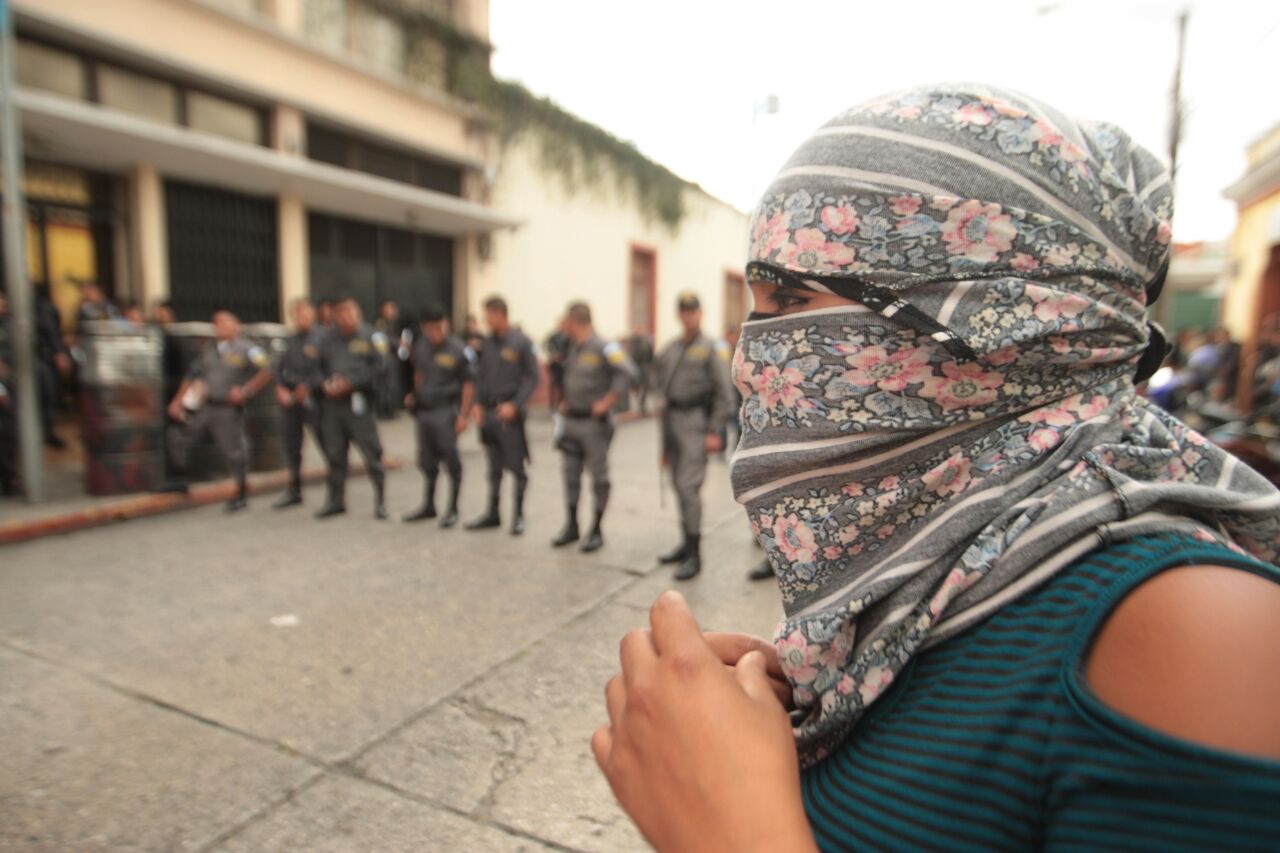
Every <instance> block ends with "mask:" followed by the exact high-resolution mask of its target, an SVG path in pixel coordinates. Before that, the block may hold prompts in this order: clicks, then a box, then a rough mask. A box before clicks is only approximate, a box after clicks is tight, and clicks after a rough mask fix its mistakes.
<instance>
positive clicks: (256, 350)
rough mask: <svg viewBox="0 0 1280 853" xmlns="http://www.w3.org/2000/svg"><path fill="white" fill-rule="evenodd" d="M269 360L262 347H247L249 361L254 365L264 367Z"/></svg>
mask: <svg viewBox="0 0 1280 853" xmlns="http://www.w3.org/2000/svg"><path fill="white" fill-rule="evenodd" d="M269 360H270V359H268V358H267V353H266V352H265V351H264V350H263V349H262V347H256V346H255V347H249V361H250V362H252V363H253V366H254V367H266V366H267V362H268V361H269Z"/></svg>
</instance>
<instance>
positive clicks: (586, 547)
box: [579, 512, 604, 554]
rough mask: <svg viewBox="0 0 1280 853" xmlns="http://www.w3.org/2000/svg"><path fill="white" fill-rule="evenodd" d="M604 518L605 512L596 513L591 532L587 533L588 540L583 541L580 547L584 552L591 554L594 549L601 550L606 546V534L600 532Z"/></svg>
mask: <svg viewBox="0 0 1280 853" xmlns="http://www.w3.org/2000/svg"><path fill="white" fill-rule="evenodd" d="M603 520H604V513H603V512H597V513H596V521H595V524H593V525H591V532H590V533H588V534H587V541H586V542H583V543H582V548H581V549H579V550H581V551H582V553H584V554H590V553H591V552H592V551H599V550H600V549H601V548H603V547H604V535H603V534H602V533H601V532H600V522H601V521H603Z"/></svg>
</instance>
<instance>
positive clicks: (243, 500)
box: [223, 477, 249, 512]
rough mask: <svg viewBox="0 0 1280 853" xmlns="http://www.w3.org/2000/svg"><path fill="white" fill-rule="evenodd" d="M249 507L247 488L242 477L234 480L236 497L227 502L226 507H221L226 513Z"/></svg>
mask: <svg viewBox="0 0 1280 853" xmlns="http://www.w3.org/2000/svg"><path fill="white" fill-rule="evenodd" d="M248 505H249V486H248V484H247V483H245V481H244V477H237V478H236V496H235V497H234V498H232V499H231V500H229V501H227V505H226V506H225V507H223V509H224V510H226V511H227V512H239V511H240V510H242V509H244V508H245V507H247V506H248Z"/></svg>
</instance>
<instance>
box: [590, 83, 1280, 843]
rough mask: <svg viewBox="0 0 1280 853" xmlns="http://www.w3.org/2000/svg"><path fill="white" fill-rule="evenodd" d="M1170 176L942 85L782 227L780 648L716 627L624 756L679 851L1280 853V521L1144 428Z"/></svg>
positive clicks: (817, 182) (1127, 146) (649, 712)
mask: <svg viewBox="0 0 1280 853" xmlns="http://www.w3.org/2000/svg"><path fill="white" fill-rule="evenodd" d="M1172 211H1173V199H1172V186H1171V183H1170V179H1169V175H1168V172H1167V171H1166V170H1165V168H1164V167H1163V166H1162V165H1161V164H1160V163H1159V162H1158V161H1157V160H1156V159H1155V158H1154V157H1153V156H1152V155H1150V154H1149V153H1148V152H1146V151H1145V150H1143V149H1142V148H1140V147H1138V146H1137V145H1136V144H1135V143H1134V142H1133V141H1132V140H1131V139H1130V138H1129V137H1128V136H1127V135H1126V134H1125V133H1124V132H1123V131H1122V130H1120V129H1119V128H1117V127H1114V126H1112V125H1108V124H1104V123H1097V122H1086V121H1077V120H1072V119H1070V118H1068V117H1066V116H1063V115H1061V114H1060V113H1058V112H1056V111H1055V110H1053V109H1050V108H1048V107H1046V106H1044V105H1043V104H1040V103H1038V102H1036V101H1035V100H1033V99H1030V98H1027V97H1025V96H1022V95H1020V94H1016V93H1013V92H1008V91H1001V90H995V89H990V88H986V87H981V86H939V87H932V88H927V89H920V90H913V91H908V92H905V93H898V94H894V95H890V96H886V97H883V98H880V99H877V100H875V101H872V102H870V103H867V104H863V105H861V106H858V107H855V108H853V109H850V110H848V111H847V112H845V113H842V114H841V115H839V116H837V117H836V118H834V119H833V120H832V121H831V122H829V123H828V124H827V125H825V126H824V127H822V128H821V129H819V130H818V131H817V132H816V133H814V134H813V136H812V137H810V138H809V139H808V140H807V141H806V142H805V143H804V144H803V145H802V146H801V147H800V149H799V150H798V151H797V152H796V153H795V154H794V155H793V156H792V158H791V160H790V161H789V162H788V163H787V164H786V166H785V167H784V168H783V170H782V171H781V172H780V173H779V174H778V175H777V177H776V178H775V179H774V182H773V183H772V185H771V186H770V188H769V189H768V191H767V192H766V193H765V196H764V198H763V199H762V201H761V202H760V205H759V207H758V209H757V210H756V212H755V216H754V219H753V224H752V232H751V249H750V263H749V264H748V267H747V275H748V281H749V284H750V287H751V289H752V292H753V294H754V296H755V307H756V310H755V313H754V314H753V315H752V316H751V317H750V318H749V321H748V322H747V323H746V324H745V325H744V327H743V330H742V338H741V341H740V343H739V346H738V349H737V352H736V356H735V362H734V374H735V381H736V382H737V384H738V386H739V388H740V389H741V391H742V393H743V395H744V400H745V402H744V407H743V436H742V444H741V446H740V449H739V450H738V452H737V454H736V456H735V458H734V461H733V484H734V489H735V492H736V495H737V498H738V500H739V502H740V503H741V504H742V505H743V506H744V507H745V509H746V511H747V514H748V517H749V519H750V521H751V524H752V527H753V529H754V531H755V533H756V536H757V538H758V539H759V541H760V542H761V544H762V545H763V546H764V547H765V549H766V550H767V552H768V554H769V557H770V560H771V562H772V564H773V565H774V567H775V568H776V569H777V574H778V583H779V587H780V590H781V593H782V600H783V604H784V608H785V618H784V619H783V621H782V623H781V624H780V625H779V627H778V629H777V631H776V634H775V636H774V641H773V643H772V644H769V643H766V642H764V641H761V640H757V639H755V638H751V637H746V636H743V635H736V634H704V633H702V632H701V631H700V630H699V628H698V625H697V623H696V622H695V620H694V617H693V615H692V614H691V613H690V611H689V609H688V607H687V606H686V605H685V603H684V601H683V599H681V598H680V597H679V596H678V595H676V594H674V593H667V594H665V595H664V596H662V597H661V598H659V599H658V601H657V602H655V604H654V605H653V608H652V610H651V616H650V621H651V629H650V630H647V631H637V632H633V633H631V634H628V635H627V636H626V637H625V638H624V639H623V641H622V645H621V663H622V671H621V673H620V674H619V675H618V676H617V677H615V678H614V679H612V680H611V681H610V682H609V684H608V685H607V688H606V698H607V705H608V714H609V723H608V725H605V726H604V727H602V728H601V729H600V730H599V731H597V732H596V733H595V736H594V738H593V739H592V748H593V751H594V753H595V756H596V759H597V761H598V762H599V764H600V766H601V768H602V770H603V771H604V773H605V775H606V777H607V778H608V780H609V782H610V784H611V786H612V788H613V790H614V792H615V794H616V795H617V797H618V799H619V801H620V802H621V804H622V806H623V807H624V808H625V809H626V810H627V811H628V813H629V814H630V815H631V817H632V818H633V819H634V820H635V822H636V824H637V825H638V827H639V828H640V830H641V831H642V832H643V833H644V834H645V836H646V837H647V838H648V839H649V840H650V841H651V842H653V843H654V844H655V846H657V847H658V848H659V849H663V850H666V849H672V850H679V849H698V850H713V849H726V850H754V849H766V848H768V849H773V850H803V849H812V848H814V847H815V846H816V847H819V848H822V849H828V850H836V849H850V848H856V849H925V848H949V849H950V848H981V849H992V848H997V849H1026V848H1032V847H1049V848H1063V847H1076V848H1094V849H1097V848H1126V849H1133V848H1152V847H1159V848H1162V849H1178V848H1197V849H1203V848H1213V849H1223V848H1237V847H1250V846H1253V847H1259V846H1266V845H1267V844H1274V843H1275V839H1276V838H1280V722H1278V719H1280V718H1278V717H1277V715H1276V711H1275V709H1276V708H1277V707H1280V571H1277V568H1276V563H1277V557H1278V555H1280V494H1277V492H1276V491H1275V489H1274V488H1272V487H1271V486H1270V485H1269V484H1268V483H1267V482H1266V481H1265V480H1263V479H1262V478H1261V477H1260V476H1259V475H1258V474H1256V473H1255V472H1254V471H1252V470H1251V469H1250V468H1248V466H1246V465H1245V464H1243V463H1242V462H1240V461H1238V460H1237V459H1235V458H1233V457H1231V456H1229V455H1227V454H1225V453H1224V452H1223V451H1221V450H1220V449H1218V448H1216V447H1215V446H1213V445H1211V444H1209V443H1208V442H1207V441H1206V440H1205V439H1204V438H1203V437H1202V436H1200V435H1198V434H1196V433H1195V432H1193V431H1192V430H1190V429H1189V428H1187V427H1186V426H1184V425H1183V424H1181V423H1179V422H1178V421H1176V420H1175V419H1173V418H1172V417H1170V416H1169V415H1168V414H1166V413H1165V412H1163V411H1161V410H1160V409H1158V408H1155V407H1154V406H1152V405H1151V404H1149V403H1147V402H1146V401H1144V400H1143V399H1141V398H1140V397H1138V396H1137V395H1136V394H1135V393H1134V384H1135V382H1138V381H1141V380H1142V379H1144V378H1145V377H1146V376H1147V375H1149V373H1150V372H1151V371H1152V370H1154V369H1155V367H1156V366H1158V364H1159V362H1160V360H1161V357H1162V356H1163V348H1164V343H1163V340H1162V339H1161V338H1159V336H1158V335H1157V334H1155V333H1154V332H1153V330H1152V329H1151V328H1150V327H1149V326H1148V324H1147V322H1146V320H1145V309H1146V306H1147V305H1148V304H1149V302H1151V301H1152V300H1153V299H1154V298H1155V297H1156V296H1157V295H1158V293H1159V289H1160V286H1161V283H1162V281H1163V276H1164V271H1165V270H1166V269H1167V264H1168V258H1169V240H1170V218H1171V216H1172Z"/></svg>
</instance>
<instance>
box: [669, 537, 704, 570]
mask: <svg viewBox="0 0 1280 853" xmlns="http://www.w3.org/2000/svg"><path fill="white" fill-rule="evenodd" d="M701 539H702V537H701V536H699V535H697V534H695V535H693V536H690V537H689V542H688V544H689V549H688V551H687V552H686V554H685V558H684V561H683V562H682V563H680V568H678V569H676V573H675V579H676V580H678V581H687V580H691V579H692V578H696V577H697V576H698V573H699V572H701V571H702V547H701V541H700V540H701Z"/></svg>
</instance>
